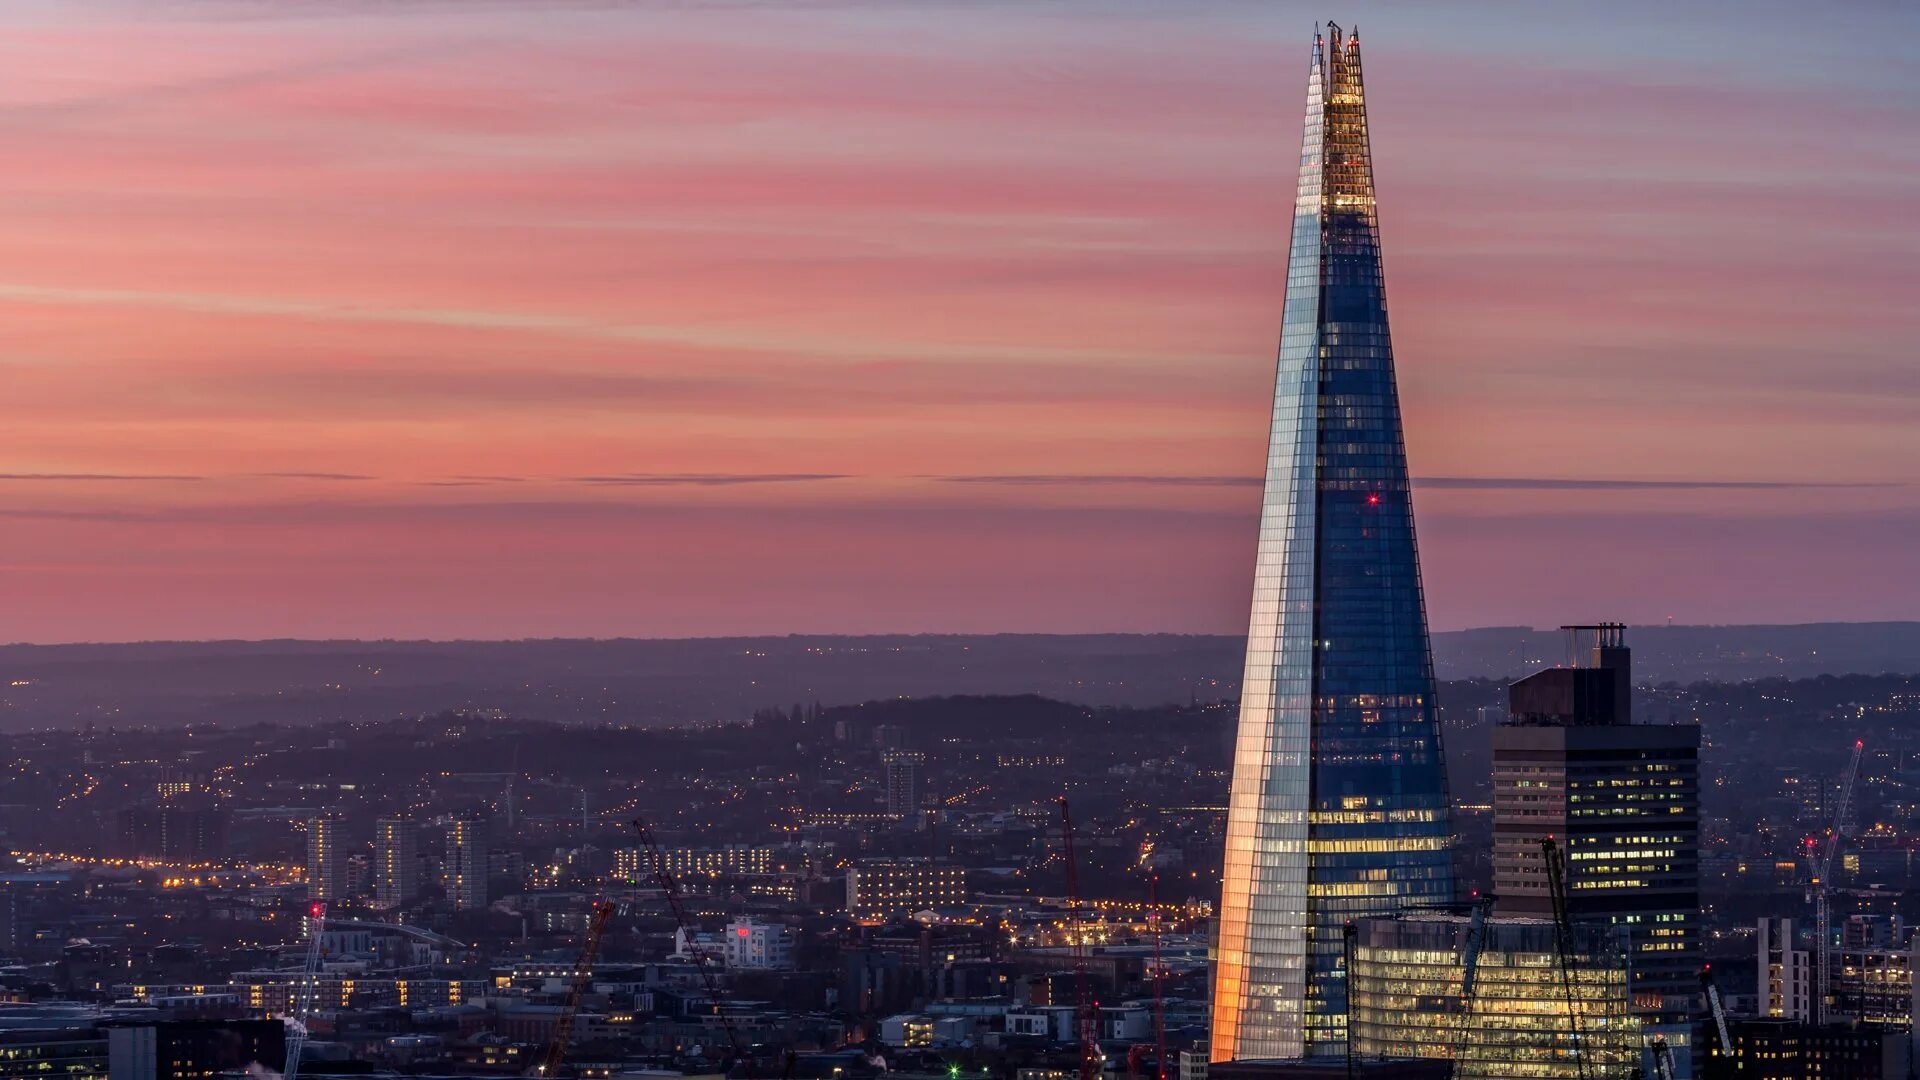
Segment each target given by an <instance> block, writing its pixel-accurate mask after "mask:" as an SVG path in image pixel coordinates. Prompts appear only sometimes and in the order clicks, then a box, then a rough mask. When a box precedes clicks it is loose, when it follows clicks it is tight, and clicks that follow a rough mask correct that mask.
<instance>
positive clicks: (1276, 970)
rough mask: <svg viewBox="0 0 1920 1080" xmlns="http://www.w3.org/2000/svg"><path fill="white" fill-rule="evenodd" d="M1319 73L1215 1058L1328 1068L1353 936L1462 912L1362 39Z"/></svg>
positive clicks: (1300, 199)
mask: <svg viewBox="0 0 1920 1080" xmlns="http://www.w3.org/2000/svg"><path fill="white" fill-rule="evenodd" d="M1327 30H1328V36H1327V38H1326V39H1325V41H1324V42H1323V41H1322V39H1321V38H1320V37H1319V36H1318V35H1317V34H1316V35H1315V41H1314V49H1313V59H1312V63H1311V65H1310V67H1309V71H1308V76H1307V103H1306V106H1307V107H1306V116H1305V124H1304V135H1303V138H1302V141H1301V147H1300V174H1299V185H1298V188H1297V189H1296V194H1295V202H1294V220H1293V239H1292V245H1291V249H1290V254H1289V259H1288V267H1287V291H1286V300H1285V307H1284V309H1283V313H1282V317H1281V330H1280V348H1279V357H1278V364H1277V367H1276V377H1275V381H1274V398H1273V423H1272V428H1271V437H1270V442H1269V444H1268V453H1267V476H1266V486H1265V490H1264V493H1263V496H1262V502H1261V514H1260V542H1259V547H1258V549H1257V554H1256V560H1255V568H1254V593H1253V610H1252V618H1251V620H1250V624H1249V630H1248V635H1247V664H1246V674H1245V676H1244V678H1243V680H1242V683H1241V698H1240V725H1239V730H1238V735H1237V738H1236V741H1235V750H1234V769H1233V782H1232V788H1231V794H1230V799H1229V803H1230V806H1229V810H1228V814H1227V842H1226V865H1225V872H1224V874H1223V884H1222V889H1221V905H1220V943H1219V953H1218V964H1217V966H1216V967H1215V971H1214V1012H1213V1046H1212V1057H1213V1059H1214V1060H1216V1061H1221V1060H1231V1059H1236V1058H1281V1057H1296V1056H1301V1055H1313V1054H1318V1053H1326V1052H1336V1051H1338V1050H1340V1049H1342V1048H1343V1046H1344V1043H1345V1038H1346V1030H1345V1015H1344V1014H1345V1003H1346V997H1347V987H1346V972H1345V969H1344V962H1343V959H1342V956H1343V950H1342V946H1343V941H1342V934H1341V930H1342V927H1343V926H1344V925H1345V924H1346V923H1347V922H1348V921H1349V920H1352V919H1355V918H1360V917H1363V916H1367V915H1375V914H1388V913H1391V912H1394V911H1397V910H1400V909H1402V908H1404V907H1406V906H1409V905H1414V904H1422V903H1430V902H1434V901H1446V900H1450V899H1452V892H1453V878H1452V870H1451V863H1450V854H1449V850H1448V846H1449V834H1448V821H1447V810H1448V804H1447V791H1446V776H1445V771H1444V768H1443V765H1442V760H1441V750H1440V733H1439V724H1438V721H1437V717H1436V714H1435V711H1434V701H1433V662H1432V659H1431V657H1430V655H1429V652H1428V644H1427V624H1426V609H1425V602H1424V599H1423V597H1422V594H1421V586H1420V566H1419V559H1418V555H1417V553H1416V550H1415V545H1414V534H1413V503H1412V497H1411V490H1410V487H1409V484H1408V479H1407V462H1406V451H1405V447H1404V444H1403V440H1402V436H1401V430H1400V403H1399V397H1398V393H1397V391H1396V389H1395V386H1394V370H1393V349H1392V342H1391V339H1390V337H1389V335H1388V331H1387V309H1386V294H1385V291H1384V289H1383V287H1382V281H1381V269H1380V235H1379V223H1378V220H1377V218H1376V217H1375V213H1374V194H1373V169H1372V158H1371V153H1370V149H1369V146H1368V137H1367V117H1366V95H1365V91H1364V88H1363V86H1362V81H1361V69H1360V48H1359V41H1358V38H1357V37H1356V36H1349V37H1347V38H1346V39H1344V40H1343V39H1342V37H1341V30H1340V27H1339V26H1337V25H1336V24H1333V23H1328V24H1327Z"/></svg>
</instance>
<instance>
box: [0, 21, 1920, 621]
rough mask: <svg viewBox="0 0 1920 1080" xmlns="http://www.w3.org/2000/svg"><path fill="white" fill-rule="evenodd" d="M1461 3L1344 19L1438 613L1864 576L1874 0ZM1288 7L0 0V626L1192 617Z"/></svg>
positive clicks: (1876, 414) (1254, 501)
mask: <svg viewBox="0 0 1920 1080" xmlns="http://www.w3.org/2000/svg"><path fill="white" fill-rule="evenodd" d="M1473 10H1477V11H1479V12H1480V13H1481V17H1479V18H1474V17H1472V16H1471V12H1469V14H1467V15H1461V16H1451V15H1449V16H1441V15H1437V14H1435V13H1432V12H1429V11H1425V10H1423V9H1420V8H1416V7H1400V8H1390V9H1389V10H1387V11H1384V12H1381V13H1380V14H1377V15H1376V14H1374V12H1373V10H1372V9H1370V10H1369V11H1368V13H1367V18H1366V19H1363V20H1361V21H1362V22H1364V23H1366V24H1367V27H1368V30H1369V35H1368V40H1369V50H1370V54H1371V55H1372V56H1374V57H1375V58H1376V60H1379V61H1383V63H1382V65H1381V66H1382V68H1383V70H1384V72H1385V73H1384V74H1381V75H1379V76H1378V77H1377V78H1376V79H1375V81H1374V85H1373V87H1372V90H1373V91H1374V94H1375V100H1376V103H1380V102H1384V103H1385V104H1384V107H1383V108H1379V109H1376V111H1377V112H1379V113H1380V117H1381V118H1380V119H1379V120H1378V125H1379V127H1378V134H1379V139H1378V140H1377V141H1379V142H1380V144H1381V146H1382V147H1383V149H1382V173H1383V175H1384V176H1385V177H1386V185H1387V190H1386V193H1385V194H1386V196H1387V198H1388V201H1389V206H1390V209H1389V211H1388V219H1389V220H1388V222H1387V229H1388V232H1389V242H1388V245H1387V248H1386V252H1385V258H1386V262H1387V266H1388V268H1389V273H1391V274H1392V275H1393V277H1394V280H1395V283H1396V292H1395V320H1396V323H1397V324H1398V325H1397V330H1398V331H1399V333H1398V337H1399V338H1400V341H1399V355H1400V357H1401V360H1402V369H1403V375H1402V378H1403V393H1404V395H1405V400H1406V402H1407V403H1408V406H1409V408H1408V412H1409V416H1410V421H1409V423H1408V431H1407V439H1408V442H1409V444H1410V446H1411V448H1412V455H1413V457H1414V459H1415V460H1416V461H1417V462H1419V463H1420V465H1419V468H1418V470H1417V474H1416V477H1415V490H1416V492H1417V494H1416V503H1417V505H1418V509H1419V513H1420V517H1421V520H1422V523H1423V531H1422V540H1423V541H1424V543H1423V555H1424V556H1425V559H1426V564H1427V575H1426V584H1427V588H1428V593H1429V595H1428V604H1429V608H1430V614H1431V617H1432V620H1433V623H1434V626H1435V627H1436V628H1439V629H1449V628H1457V627H1464V626H1476V625H1490V624H1513V623H1520V622H1528V623H1532V624H1535V625H1552V624H1555V623H1558V622H1562V621H1566V620H1567V619H1570V618H1582V617H1592V616H1597V615H1601V614H1604V615H1605V616H1606V617H1609V618H1618V619H1622V620H1625V621H1628V622H1641V623H1651V622H1658V621H1661V620H1663V619H1664V618H1666V617H1667V616H1669V615H1671V616H1674V617H1675V618H1676V619H1677V620H1678V621H1680V622H1684V623H1736V622H1791V621H1804V620H1818V619H1886V618H1902V617H1906V616H1909V615H1911V613H1912V611H1913V609H1914V601H1915V599H1916V598H1917V597H1916V594H1915V593H1914V592H1913V588H1914V586H1912V585H1911V582H1913V581H1915V580H1920V572H1917V571H1920V562H1917V561H1916V560H1920V554H1916V552H1915V551H1914V545H1912V544H1911V543H1910V542H1909V541H1908V539H1907V537H1908V536H1910V534H1911V530H1912V528H1913V526H1914V525H1915V524H1916V523H1920V489H1916V486H1915V484H1914V475H1913V469H1912V465H1911V462H1913V461H1915V460H1920V441H1917V440H1920V435H1916V433H1915V429H1914V425H1912V424H1911V423H1910V420H1909V416H1910V413H1911V411H1912V406H1913V395H1914V393H1915V386H1914V382H1913V378H1912V371H1913V369H1912V364H1911V358H1910V356H1909V355H1907V352H1908V350H1909V349H1910V342H1911V341H1912V340H1914V338H1915V334H1914V331H1915V330H1916V329H1920V323H1916V319H1920V316H1916V315H1915V314H1914V313H1913V312H1912V311H1911V310H1909V308H1910V305H1907V304H1905V303H1904V290H1905V284H1904V283H1905V281H1906V280H1909V279H1910V278H1911V276H1912V274H1913V272H1914V270H1915V266H1914V256H1913V253H1912V251H1911V250H1910V248H1909V247H1908V246H1906V245H1904V243H1903V241H1902V238H1901V237H1900V235H1899V230H1895V229H1888V228H1887V227H1886V225H1887V223H1890V222H1896V221H1899V220H1905V219H1910V218H1911V217H1913V216H1914V212H1915V210H1916V209H1920V205H1916V204H1917V203H1920V199H1916V196H1915V193H1914V191H1913V190H1912V185H1911V183H1910V181H1909V180H1908V179H1907V178H1908V177H1909V176H1910V175H1911V174H1910V168H1911V164H1912V161H1911V157H1912V153H1911V150H1910V147H1912V146H1913V145H1916V144H1920V137H1917V136H1920V119H1917V118H1920V108H1916V104H1915V102H1914V100H1913V98H1912V95H1911V92H1910V90H1909V89H1906V88H1905V84H1904V83H1903V82H1902V80H1901V77H1900V76H1901V71H1902V69H1901V68H1900V67H1899V55H1898V48H1897V45H1896V44H1895V43H1896V42H1899V41H1901V40H1903V39H1910V38H1911V34H1905V33H1902V29H1903V28H1905V27H1910V24H1911V22H1912V20H1913V19H1914V18H1915V17H1916V16H1915V15H1914V13H1913V12H1911V11H1909V10H1905V9H1899V8H1892V7H1887V8H1877V9H1875V12H1874V15H1873V19H1872V23H1873V25H1875V27H1876V32H1875V33H1872V34H1866V35H1862V34H1858V33H1848V32H1846V31H1845V29H1844V28H1842V27H1832V28H1822V27H1819V26H1813V25H1810V23H1809V20H1807V19H1805V18H1804V17H1803V16H1801V15H1799V14H1798V13H1797V12H1795V11H1793V10H1791V9H1789V8H1787V7H1785V6H1759V7H1754V8H1743V9H1742V17H1741V18H1740V19H1738V20H1734V19H1732V18H1730V17H1728V16H1727V13H1726V12H1725V11H1724V10H1722V9H1718V8H1714V7H1711V6H1702V7H1700V8H1689V9H1687V10H1684V11H1681V12H1668V11H1664V10H1663V9H1654V8H1650V7H1649V8H1646V9H1644V10H1643V9H1635V8H1610V9H1608V10H1607V11H1606V12H1605V13H1597V12H1593V11H1583V12H1570V13H1565V14H1563V15H1560V16H1557V17H1556V19H1555V21H1554V22H1553V23H1552V24H1551V25H1547V24H1545V23H1532V22H1529V21H1528V20H1525V19H1514V18H1512V17H1511V13H1510V12H1505V9H1501V8H1499V7H1495V6H1489V7H1486V8H1481V9H1473ZM1503 12H1504V13H1503ZM1656 12H1657V14H1656ZM1325 14H1335V15H1337V14H1338V13H1323V12H1319V11H1317V10H1315V9H1310V8H1306V7H1301V8H1298V9H1294V8H1280V9H1274V8H1271V7H1269V6H1265V5H1251V4H1244V3H1229V2H1221V3H1212V4H1206V5H1198V6H1193V7H1183V8H1182V16H1183V17H1182V18H1180V19H1177V20H1176V19H1170V18H1163V17H1156V16H1155V15H1154V14H1153V13H1152V12H1151V11H1149V10H1147V9H1144V8H1130V7H1121V8H1113V7H1111V6H1107V7H1104V8H1100V9H1095V8H1094V7H1092V6H1088V5H1079V6H1076V5H1067V6H1065V7H1062V8H1057V9H1049V10H1047V11H1039V10H1034V9H1031V8H1026V7H1022V6H1019V5H999V4H989V5H984V6H977V5H971V6H967V7H965V8H964V9H963V8H961V7H958V6H948V5H940V4H915V5H911V6H908V5H897V4H889V3H870V4H851V5H847V6H845V7H838V8H833V9H830V10H822V11H809V12H807V13H805V14H804V15H803V14H798V13H795V12H791V11H781V10H779V9H778V8H777V6H773V7H769V6H765V5H746V6H742V7H733V6H728V7H725V8H715V9H703V10H695V9H691V8H687V7H684V6H672V7H668V8H662V9H660V10H657V11H649V10H642V9H641V8H640V7H622V8H619V9H598V8H597V6H593V5H588V6H583V7H580V8H571V7H556V8H549V9H543V10H542V12H541V13H540V14H539V15H538V16H537V17H536V16H532V15H529V14H527V13H525V12H519V11H515V10H513V9H511V8H509V7H505V6H501V7H493V6H482V7H477V8H476V7H472V6H469V5H460V6H458V8H457V10H456V8H455V7H454V6H443V5H420V6H418V7H417V8H409V9H408V11H406V12H405V13H400V12H396V11H394V10H393V8H392V6H390V5H358V4H352V3H339V4H327V5H324V6H313V7H302V8H300V9H299V10H298V12H297V13H293V14H290V13H287V12H286V11H284V10H282V11H276V12H271V13H269V12H267V11H265V10H263V9H261V8H260V7H259V6H258V5H227V4H219V3H206V4H186V5H169V6H168V8H167V10H166V12H165V13H164V14H162V15H156V14H153V13H151V12H150V11H143V9H141V8H140V7H139V6H137V5H101V6H98V7H89V8H86V9H75V8H72V7H68V6H60V5H36V6H29V7H21V8H15V9H10V10H9V12H8V13H6V15H5V17H4V20H0V39H4V42H5V47H6V48H8V49H9V50H10V54H11V55H10V63H9V70H10V71H11V72H13V76H12V78H11V79H10V83H9V90H8V98H7V100H6V101H5V102H4V103H0V104H4V109H0V114H3V115H4V116H5V117H6V122H7V123H8V125H9V128H10V131H11V132H12V134H13V139H12V142H11V144H10V145H11V146H12V148H13V149H14V153H13V154H12V155H10V158H9V161H8V162H7V164H5V165H4V166H0V259H4V260H5V261H6V263H7V264H8V265H9V266H10V267H11V270H9V271H8V272H7V273H6V274H5V275H0V303H4V304H5V306H6V310H7V317H8V319H9V325H10V326H11V327H12V328H13V330H14V333H13V334H12V335H11V337H10V341H9V345H8V348H7V350H6V353H5V354H4V356H0V371H4V373H5V377H6V380H7V385H8V387H9V389H10V390H11V391H12V392H11V394H10V395H9V397H10V400H11V401H12V402H13V403H14V405H15V410H16V411H15V415H13V416H12V417H10V423H9V424H8V425H7V429H6V431H5V433H4V434H0V458H4V462H3V463H0V474H4V475H0V495H4V497H5V499H6V506H5V508H4V512H5V515H6V517H7V528H6V530H5V532H4V539H0V586H4V587H5V588H6V590H7V592H8V595H9V604H8V605H7V606H6V608H5V611H4V612H3V613H0V638H4V639H6V640H33V641H64V640H125V639H140V638H201V637H230V636H231V637H271V636H301V637H342V636H368V637H384V636H395V637H418V636H431V637H518V636H541V635H616V634H631V635H667V636H681V635H704V634H718V633H739V632H754V631H789V630H791V631H808V632H823V633H825V632H871V631H919V630H944V631H963V632H964V631H996V630H1036V631H1079V630H1143V631H1148V630H1172V631H1210V632H1235V631H1236V630H1237V629H1238V628H1239V626H1243V625H1244V621H1243V620H1244V613H1243V612H1244V596H1245V592H1246V588H1247V585H1248V575H1247V573H1246V567H1248V566H1249V565H1251V561H1252V551H1253V549H1252V543H1251V539H1250V538H1251V536H1252V523H1253V521H1254V519H1255V514H1256V512H1257V508H1258V498H1259V497H1258V494H1257V493H1258V490H1259V486H1258V473H1259V466H1260V443H1261V440H1262V430H1263V429H1262V426H1261V423H1262V421H1261V416H1262V413H1263V412H1264V409H1265V402H1266V394H1267V379H1268V378H1269V377H1270V374H1271V372H1270V369H1269V368H1268V366H1267V365H1268V363H1269V360H1268V358H1269V357H1270V356H1271V353H1272V348H1273V329H1272V327H1273V323H1274V318H1273V316H1274V313H1275V306H1276V304H1277V302H1278V301H1277V297H1278V295H1279V291H1280V286H1281V284H1282V280H1283V276H1284V268H1283V262H1284V257H1283V254H1282V252H1281V250H1280V248H1279V246H1278V245H1277V244H1274V243H1272V242H1271V238H1272V237H1273V236H1275V235H1278V234H1280V233H1282V232H1283V231H1284V227H1285V226H1284V222H1285V215H1286V213H1287V202H1286V193H1287V191H1288V190H1289V189H1290V187H1291V178H1290V175H1289V174H1290V172H1291V165H1290V163H1289V157H1290V154H1291V151H1290V150H1289V146H1290V143H1291V136H1290V134H1289V133H1288V132H1287V130H1286V128H1287V125H1288V123H1289V122H1290V117H1291V114H1292V108H1291V105H1290V104H1289V102H1290V100H1291V91H1290V89H1289V86H1290V79H1289V75H1288V72H1289V71H1290V70H1291V69H1290V67H1289V65H1288V63H1287V60H1286V58H1287V57H1289V56H1290V55H1292V52H1291V51H1290V50H1292V49H1293V48H1294V45H1293V43H1294V42H1296V41H1297V39H1298V37H1299V35H1300V33H1301V32H1302V30H1303V28H1305V27H1307V26H1310V25H1311V24H1312V22H1313V20H1314V19H1315V18H1316V17H1324V15H1325ZM1735 23H1737V25H1735ZM1709 39H1710V40H1711V41H1712V42H1713V43H1714V47H1713V48H1711V49H1708V48H1706V47H1704V45H1703V42H1705V41H1707V40H1709ZM1490 53H1498V54H1499V56H1500V58H1501V59H1500V62H1499V63H1492V62H1489V60H1488V55H1489V54H1490ZM1549 57H1551V60H1549V59H1548V58H1549ZM1843 90H1844V91H1845V93H1846V94H1847V95H1851V96H1850V97H1848V98H1847V100H1848V105H1847V107H1846V108H1834V107H1832V106H1831V105H1829V104H1828V103H1827V102H1829V101H1830V100H1833V99H1835V98H1836V97H1837V96H1839V95H1838V93H1837V92H1838V91H1843ZM1490 102H1492V103H1497V104H1494V105H1490V104H1489V103H1490ZM1841 162H1844V163H1845V167H1844V168H1841V167H1840V165H1839V164H1838V163H1841ZM1836 199H1837V200H1839V201H1840V202H1841V203H1842V204H1843V205H1845V206H1846V207H1848V212H1847V213H1846V214H1844V215H1839V216H1837V217H1836V216H1835V215H1831V214H1809V213H1805V212H1803V211H1802V208H1804V207H1810V206H1817V205H1826V204H1829V203H1831V202H1833V201H1834V200H1836ZM1655 387H1657V389H1654V388H1655ZM1423 477H1424V478H1425V482H1424V483H1422V478H1423ZM1570 566H1571V567H1578V568H1579V573H1575V574H1569V573H1566V572H1565V571H1566V569H1567V568H1568V567H1570ZM1236 624H1238V625H1236Z"/></svg>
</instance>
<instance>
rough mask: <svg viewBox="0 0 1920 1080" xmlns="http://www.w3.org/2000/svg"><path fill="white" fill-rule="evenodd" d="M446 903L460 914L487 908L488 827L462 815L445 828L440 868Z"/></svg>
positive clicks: (482, 822) (480, 821) (475, 817)
mask: <svg viewBox="0 0 1920 1080" xmlns="http://www.w3.org/2000/svg"><path fill="white" fill-rule="evenodd" d="M440 872H441V877H442V879H443V882H444V885H445V888H446V890H447V899H448V900H451V901H452V902H453V906H454V907H456V908H459V909H462V910H466V909H471V908H483V907H486V906H487V826H486V822H485V821H484V820H483V819H481V818H480V817H478V816H474V815H461V816H458V817H455V818H454V819H453V821H452V822H450V823H449V824H448V825H447V851H446V856H445V859H444V860H443V861H442V863H441V867H440Z"/></svg>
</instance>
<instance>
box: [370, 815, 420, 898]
mask: <svg viewBox="0 0 1920 1080" xmlns="http://www.w3.org/2000/svg"><path fill="white" fill-rule="evenodd" d="M419 895H420V824H419V823H418V822H416V821H414V820H412V819H411V818H381V819H380V820H379V821H377V822H375V823H374V826H373V897H374V900H375V901H377V902H378V903H379V904H380V905H381V906H383V907H399V906H400V905H402V904H407V903H411V902H412V901H413V900H415V899H417V898H418V897H419Z"/></svg>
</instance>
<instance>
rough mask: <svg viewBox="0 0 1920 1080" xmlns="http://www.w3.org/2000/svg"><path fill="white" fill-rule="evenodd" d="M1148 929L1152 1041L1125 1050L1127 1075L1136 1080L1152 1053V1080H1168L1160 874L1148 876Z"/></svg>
mask: <svg viewBox="0 0 1920 1080" xmlns="http://www.w3.org/2000/svg"><path fill="white" fill-rule="evenodd" d="M1147 927H1148V929H1149V930H1150V931H1151V932H1152V933H1153V1042H1151V1043H1134V1044H1133V1045H1132V1046H1129V1047H1127V1075H1128V1076H1129V1077H1133V1078H1135V1080H1138V1078H1139V1076H1140V1063H1141V1062H1142V1061H1144V1060H1145V1059H1146V1056H1147V1054H1149V1053H1151V1054H1153V1068H1154V1080H1167V1004H1166V995H1165V988H1164V980H1165V978H1166V970H1165V967H1164V966H1163V965H1162V963H1161V960H1160V875H1159V874H1153V873H1149V874H1148V875H1147Z"/></svg>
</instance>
